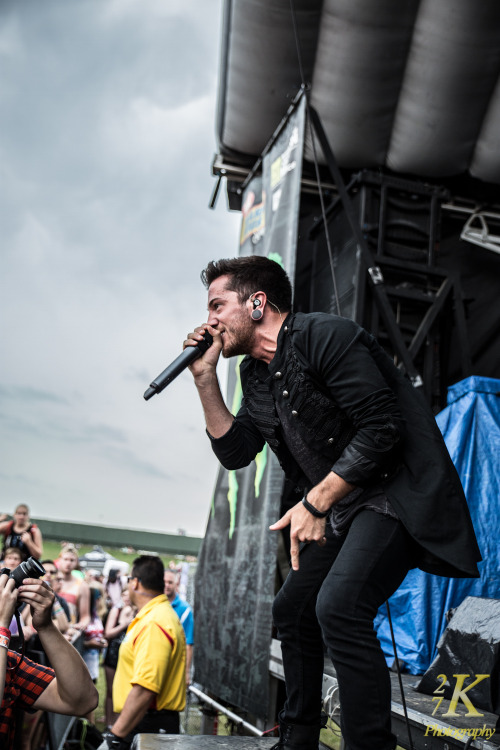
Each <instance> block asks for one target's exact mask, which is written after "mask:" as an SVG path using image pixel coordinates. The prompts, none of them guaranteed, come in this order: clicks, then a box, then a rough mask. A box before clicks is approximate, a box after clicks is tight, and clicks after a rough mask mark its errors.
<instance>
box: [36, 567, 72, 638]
mask: <svg viewBox="0 0 500 750" xmlns="http://www.w3.org/2000/svg"><path fill="white" fill-rule="evenodd" d="M42 567H43V568H44V570H45V575H44V576H43V578H44V580H45V581H47V583H48V584H49V585H50V587H51V588H52V591H53V592H54V595H55V601H54V608H53V610H52V619H53V620H54V625H55V626H56V627H57V628H59V630H60V631H61V633H65V632H66V630H67V629H68V627H69V623H70V621H71V613H70V611H69V606H68V602H67V601H66V599H63V597H62V596H60V592H61V588H62V582H63V580H64V576H63V574H62V573H59V571H58V570H57V567H56V564H55V562H54V560H42Z"/></svg>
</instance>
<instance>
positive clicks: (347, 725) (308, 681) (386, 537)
mask: <svg viewBox="0 0 500 750" xmlns="http://www.w3.org/2000/svg"><path fill="white" fill-rule="evenodd" d="M202 280H203V282H204V284H205V285H206V287H207V288H208V311H209V315H208V321H207V323H205V324H203V325H201V326H199V327H198V328H196V330H195V331H194V333H191V334H189V335H188V338H187V340H186V341H185V342H184V345H185V347H187V346H195V345H196V344H197V343H198V342H199V341H200V340H201V339H202V336H203V334H204V333H205V332H206V331H208V332H209V333H210V334H211V335H212V336H213V345H212V346H211V347H210V348H209V349H208V351H206V352H205V354H203V356H201V357H200V358H199V359H197V360H196V361H194V362H193V363H192V364H191V366H190V369H191V372H192V374H193V377H194V381H195V384H196V386H197V389H198V393H199V395H200V399H201V403H202V406H203V409H204V413H205V419H206V426H207V431H208V434H209V437H210V440H211V442H212V446H213V449H214V451H215V453H216V455H217V457H218V458H219V460H220V462H221V463H222V464H223V465H224V466H225V467H226V468H227V469H239V468H241V467H243V466H246V465H248V464H249V463H250V462H251V461H252V460H253V459H254V458H255V456H256V455H257V453H259V452H260V451H261V450H262V448H263V446H264V443H265V442H267V443H268V445H269V447H270V448H271V449H272V450H273V451H274V453H275V454H276V455H277V457H278V460H279V462H280V464H281V466H282V468H283V470H284V472H285V474H286V476H287V477H288V478H289V479H290V480H292V481H293V482H294V484H295V486H296V487H297V492H298V494H297V499H298V502H297V504H296V505H294V506H293V507H292V508H291V509H290V510H289V511H287V512H286V513H285V515H284V516H283V517H282V518H281V519H280V520H279V521H278V522H277V523H275V524H274V525H273V526H271V529H272V530H273V531H274V530H278V529H285V528H286V527H288V526H289V527H290V538H291V563H292V570H291V571H290V574H289V576H288V578H287V580H286V582H285V584H284V585H283V587H282V589H281V590H280V592H279V593H278V595H277V597H276V599H275V602H274V606H273V615H274V621H275V623H276V626H277V628H278V637H279V639H280V641H281V646H282V653H283V665H284V670H285V679H286V693H287V699H286V703H285V706H284V709H283V711H282V712H281V714H280V742H279V746H280V749H281V750H317V747H318V739H319V731H320V713H321V687H322V675H323V641H324V643H325V644H326V647H327V649H328V654H329V656H330V658H331V659H332V662H333V664H334V666H335V670H336V673H337V678H338V683H339V690H340V701H341V713H342V730H343V735H344V740H345V742H346V745H347V747H348V748H349V750H393V748H394V747H395V745H396V737H395V735H394V734H393V733H392V732H391V723H390V701H391V694H390V679H389V674H388V670H387V667H386V663H385V658H384V655H383V653H382V650H381V648H380V644H379V641H378V639H377V637H376V634H375V631H374V628H373V619H374V617H375V615H376V614H377V610H378V608H379V606H380V605H381V604H383V602H385V600H386V599H388V598H389V597H390V596H391V595H392V594H393V593H394V591H395V590H396V589H397V588H398V586H399V585H400V584H401V582H402V581H403V579H404V577H405V576H406V574H407V572H408V570H409V569H410V568H412V567H416V566H417V567H419V568H421V569H422V570H425V571H428V572H430V573H435V574H437V575H445V576H458V577H475V576H477V575H478V572H477V561H478V560H480V554H479V549H478V546H477V543H476V539H475V536H474V531H473V528H472V524H471V520H470V516H469V512H468V509H467V505H466V501H465V497H464V494H463V491H462V487H461V485H460V481H459V478H458V475H457V473H456V471H455V469H454V466H453V464H452V462H451V459H450V457H449V455H448V452H447V450H446V446H445V444H444V441H443V438H442V436H441V433H440V432H439V429H438V428H437V425H436V423H435V420H434V418H433V415H432V413H431V412H430V410H429V408H428V407H427V405H426V404H425V402H424V400H423V397H422V396H421V394H420V393H419V392H417V391H416V390H415V389H414V388H413V387H412V386H411V385H410V383H409V382H408V381H407V380H406V378H405V377H404V376H403V375H401V373H400V372H399V370H398V369H397V368H396V367H395V366H394V364H393V363H392V361H391V359H390V358H389V357H388V356H387V355H386V354H385V353H384V351H383V350H382V349H381V348H380V346H379V345H378V344H377V342H376V341H375V339H374V338H373V337H372V336H371V335H370V334H368V333H367V332H366V331H364V330H363V329H362V328H360V327H359V326H358V325H356V324H355V323H353V322H352V321H350V320H348V319H344V318H341V317H337V316H332V315H326V314H323V313H310V314H303V313H296V314H293V313H292V312H291V286H290V282H289V279H288V277H287V275H286V273H285V272H284V271H283V269H282V268H281V266H279V265H278V264H277V263H275V262H273V261H271V260H269V259H267V258H264V257H260V256H251V257H242V258H235V259H232V260H220V261H218V262H211V263H209V265H208V266H207V268H206V269H205V270H204V271H203V273H202ZM221 353H222V355H223V356H224V357H231V356H234V355H237V354H244V355H248V356H246V357H245V359H244V360H243V362H242V364H241V367H240V375H241V384H242V388H243V395H244V400H243V404H242V406H241V408H240V410H239V411H238V413H237V414H236V416H233V415H232V414H231V413H230V412H229V410H228V409H227V407H226V405H225V403H224V400H223V397H222V395H221V391H220V388H219V384H218V381H217V375H216V365H217V361H218V359H219V356H220V354H221ZM300 498H303V499H300ZM301 542H310V543H309V544H305V545H300V543H301ZM299 545H300V546H299ZM299 551H300V554H299Z"/></svg>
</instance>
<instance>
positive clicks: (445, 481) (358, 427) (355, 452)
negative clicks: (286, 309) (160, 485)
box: [212, 313, 481, 577]
mask: <svg viewBox="0 0 500 750" xmlns="http://www.w3.org/2000/svg"><path fill="white" fill-rule="evenodd" d="M240 374H241V383H242V388H243V395H244V400H243V404H242V406H241V408H240V410H239V411H238V414H237V415H236V418H235V421H234V422H233V425H232V427H231V428H230V430H229V431H228V432H227V433H226V434H225V435H224V436H223V437H221V438H218V439H213V438H212V447H213V449H214V451H215V453H216V455H217V457H218V458H219V460H220V462H221V463H222V465H223V466H225V467H226V469H239V468H241V467H243V466H247V465H248V464H249V463H250V462H251V461H252V460H253V459H254V458H255V456H256V455H257V453H259V451H261V450H262V448H263V446H264V442H267V443H268V444H269V446H270V447H271V449H272V450H273V451H274V452H275V454H276V455H277V457H278V460H279V462H280V464H281V466H282V468H283V470H284V471H285V474H286V475H287V477H288V478H289V479H291V480H292V481H293V482H294V483H295V484H296V485H297V486H298V487H300V488H301V489H307V486H308V482H307V479H306V477H305V476H304V475H303V473H302V472H301V470H300V468H299V466H298V465H297V463H296V462H295V460H294V459H293V457H292V455H291V454H290V452H289V450H288V448H287V446H286V444H285V442H284V441H283V439H282V435H281V425H280V421H279V419H278V416H277V413H276V410H275V406H274V402H275V400H276V401H278V400H279V401H281V403H282V405H283V406H284V408H286V409H290V414H291V419H292V422H293V424H295V425H296V428H297V431H298V432H299V433H300V434H301V436H302V437H303V438H304V439H305V440H307V441H308V443H309V444H310V445H312V446H313V447H314V448H315V450H316V451H317V452H318V453H321V454H323V456H325V457H327V458H329V459H330V460H331V467H332V471H334V472H335V473H336V474H338V475H339V476H341V477H342V478H343V479H344V480H345V481H346V482H349V483H350V484H353V485H356V486H361V487H370V486H372V485H373V484H381V485H382V486H383V488H384V491H385V493H386V495H387V497H388V498H389V500H390V501H391V503H392V505H393V507H394V509H395V510H396V512H397V514H398V516H399V518H400V519H401V521H402V523H403V524H404V526H405V527H406V529H407V530H408V532H409V533H410V534H411V536H412V537H413V538H414V539H415V540H416V542H417V543H418V545H419V551H420V554H419V559H418V565H419V567H420V568H421V569H422V570H425V571H427V572H430V573H435V574H437V575H445V576H463V577H476V576H477V575H478V571H477V562H478V561H479V560H480V559H481V556H480V552H479V548H478V545H477V542H476V538H475V534H474V530H473V527H472V522H471V519H470V515H469V511H468V508H467V503H466V500H465V496H464V493H463V489H462V486H461V484H460V480H459V477H458V474H457V472H456V470H455V467H454V465H453V463H452V461H451V459H450V456H449V454H448V451H447V448H446V445H445V443H444V440H443V437H442V435H441V432H440V431H439V428H438V426H437V424H436V421H435V419H434V416H433V415H432V413H431V411H430V409H429V407H428V406H427V404H426V403H425V401H424V398H423V396H422V395H421V394H420V393H419V392H418V391H417V390H415V389H414V388H413V387H412V386H411V384H410V383H409V381H408V380H407V379H406V378H405V377H404V376H403V375H402V374H401V373H400V372H399V370H398V369H397V368H396V367H395V366H394V364H393V362H392V360H391V359H390V358H389V357H388V356H387V354H386V353H385V352H384V351H383V350H382V348H381V347H380V346H379V345H378V343H377V342H376V340H375V339H374V338H373V337H372V336H371V335H370V334H368V333H367V332H366V331H365V330H363V329H362V328H360V327H359V326H358V325H357V324H356V323H353V322H352V321H350V320H348V319H346V318H340V317H338V316H333V315H326V314H324V313H311V314H308V315H306V314H303V313H297V314H295V315H289V316H288V317H287V319H286V320H285V323H284V325H283V326H282V328H281V331H280V333H279V336H278V341H277V349H276V354H275V356H274V358H273V360H272V362H271V363H270V364H269V366H267V365H266V364H265V363H264V362H261V361H259V360H255V359H252V358H251V357H246V358H245V359H244V360H243V362H242V363H241V366H240Z"/></svg>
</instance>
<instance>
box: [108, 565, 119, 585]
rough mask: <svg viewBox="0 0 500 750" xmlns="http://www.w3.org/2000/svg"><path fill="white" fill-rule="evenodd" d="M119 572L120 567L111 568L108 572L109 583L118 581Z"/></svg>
mask: <svg viewBox="0 0 500 750" xmlns="http://www.w3.org/2000/svg"><path fill="white" fill-rule="evenodd" d="M119 572H120V571H119V570H118V568H111V570H110V571H109V573H108V583H116V581H117V578H118V573H119Z"/></svg>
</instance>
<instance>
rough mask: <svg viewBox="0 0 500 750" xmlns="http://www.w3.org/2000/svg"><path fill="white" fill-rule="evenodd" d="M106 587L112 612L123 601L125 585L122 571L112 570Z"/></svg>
mask: <svg viewBox="0 0 500 750" xmlns="http://www.w3.org/2000/svg"><path fill="white" fill-rule="evenodd" d="M104 587H105V589H106V597H107V600H108V603H109V608H110V610H111V609H112V608H113V607H119V606H120V605H121V601H122V592H123V585H122V579H121V575H120V571H119V570H118V569H117V568H111V570H110V571H109V573H108V578H107V580H106V583H105V584H104Z"/></svg>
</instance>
